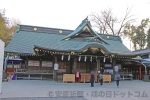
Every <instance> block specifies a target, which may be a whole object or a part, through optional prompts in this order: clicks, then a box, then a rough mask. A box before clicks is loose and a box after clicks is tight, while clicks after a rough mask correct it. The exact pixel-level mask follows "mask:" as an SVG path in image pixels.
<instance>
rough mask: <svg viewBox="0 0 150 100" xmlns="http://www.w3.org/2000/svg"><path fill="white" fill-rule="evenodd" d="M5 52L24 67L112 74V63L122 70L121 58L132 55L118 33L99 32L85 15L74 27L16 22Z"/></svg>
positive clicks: (38, 69)
mask: <svg viewBox="0 0 150 100" xmlns="http://www.w3.org/2000/svg"><path fill="white" fill-rule="evenodd" d="M5 52H6V53H9V55H11V56H13V55H14V56H19V57H20V58H21V59H23V60H24V61H25V68H26V70H30V71H31V70H32V73H34V72H33V71H35V70H36V71H43V72H44V71H45V72H47V73H49V74H48V75H51V76H53V75H54V73H53V70H54V64H55V63H56V62H57V63H58V64H59V69H58V71H57V73H68V74H71V73H75V72H76V71H77V70H78V71H79V72H80V73H90V71H91V70H94V71H95V73H97V71H101V72H104V73H107V74H113V73H114V72H113V67H114V66H115V65H118V66H119V69H120V71H122V70H123V66H122V64H123V62H124V61H125V59H131V58H135V57H136V56H137V55H136V54H135V53H133V52H131V51H130V50H129V49H128V48H127V47H126V46H125V45H124V44H123V43H122V40H121V38H120V37H119V36H115V35H109V34H99V33H97V32H95V31H94V30H93V29H92V26H91V24H90V21H89V20H88V19H87V18H85V19H84V20H83V21H82V22H81V23H80V24H79V26H78V27H77V28H76V29H75V30H67V29H58V28H46V27H39V26H29V25H19V26H18V30H17V31H16V33H15V34H14V37H13V39H12V40H11V41H10V43H9V44H8V45H7V46H6V48H5Z"/></svg>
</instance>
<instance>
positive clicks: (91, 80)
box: [90, 71, 95, 87]
mask: <svg viewBox="0 0 150 100" xmlns="http://www.w3.org/2000/svg"><path fill="white" fill-rule="evenodd" d="M94 79H95V78H94V71H91V77H90V83H91V87H94Z"/></svg>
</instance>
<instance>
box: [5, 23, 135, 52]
mask: <svg viewBox="0 0 150 100" xmlns="http://www.w3.org/2000/svg"><path fill="white" fill-rule="evenodd" d="M34 28H36V30H34ZM60 30H61V32H60ZM72 32H73V31H72V30H65V29H55V28H44V27H37V26H27V25H20V27H19V30H18V31H17V32H16V33H15V35H14V37H13V39H12V40H11V42H10V43H9V44H8V45H7V47H6V48H5V52H9V53H18V54H34V47H39V48H45V49H49V50H56V51H76V52H81V51H82V50H84V49H86V48H88V47H91V46H92V47H99V48H102V49H104V50H105V51H106V52H107V53H110V54H117V55H135V54H134V53H133V52H131V51H130V50H129V49H128V48H127V47H125V46H124V45H123V44H122V41H121V39H120V37H119V36H113V35H108V34H97V33H94V34H96V35H98V36H99V37H100V38H102V39H103V41H105V42H106V43H104V44H103V43H101V42H98V41H91V40H89V39H92V38H93V37H92V36H91V37H88V38H89V39H88V38H87V40H86V41H85V39H86V37H85V39H81V38H73V39H71V40H64V38H65V37H66V36H69V35H68V34H69V33H72ZM107 36H109V38H108V37H107Z"/></svg>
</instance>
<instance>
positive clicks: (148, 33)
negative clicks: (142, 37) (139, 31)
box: [146, 28, 150, 47]
mask: <svg viewBox="0 0 150 100" xmlns="http://www.w3.org/2000/svg"><path fill="white" fill-rule="evenodd" d="M146 40H147V47H150V28H149V30H148V31H147V39H146Z"/></svg>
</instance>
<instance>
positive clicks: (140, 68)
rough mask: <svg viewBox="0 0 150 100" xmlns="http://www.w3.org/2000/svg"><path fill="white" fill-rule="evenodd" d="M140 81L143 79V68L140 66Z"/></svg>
mask: <svg viewBox="0 0 150 100" xmlns="http://www.w3.org/2000/svg"><path fill="white" fill-rule="evenodd" d="M139 79H140V80H141V79H142V67H141V66H139Z"/></svg>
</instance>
